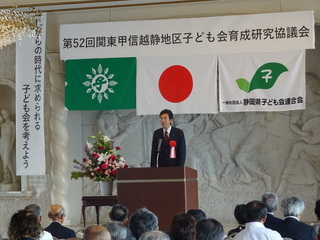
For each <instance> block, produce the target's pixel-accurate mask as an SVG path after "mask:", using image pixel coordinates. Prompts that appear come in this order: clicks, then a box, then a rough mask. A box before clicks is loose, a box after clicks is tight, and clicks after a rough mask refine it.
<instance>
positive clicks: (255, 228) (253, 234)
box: [234, 200, 282, 240]
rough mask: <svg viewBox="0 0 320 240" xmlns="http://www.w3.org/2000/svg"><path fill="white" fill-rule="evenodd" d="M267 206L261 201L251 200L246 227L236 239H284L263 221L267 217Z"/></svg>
mask: <svg viewBox="0 0 320 240" xmlns="http://www.w3.org/2000/svg"><path fill="white" fill-rule="evenodd" d="M267 212H268V210H267V206H266V205H265V204H264V203H263V202H261V201H257V200H254V201H251V202H249V203H248V204H247V205H246V221H247V223H246V227H245V229H243V230H242V231H241V232H239V233H238V234H237V235H236V236H235V237H234V239H235V240H269V239H270V240H282V237H281V236H280V234H279V233H278V232H276V231H273V230H271V229H269V228H266V227H265V226H264V225H263V223H264V222H265V220H266V218H267Z"/></svg>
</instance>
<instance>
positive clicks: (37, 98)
mask: <svg viewBox="0 0 320 240" xmlns="http://www.w3.org/2000/svg"><path fill="white" fill-rule="evenodd" d="M37 25H38V26H39V27H41V28H42V34H41V35H39V36H38V35H35V36H33V37H32V38H25V39H23V40H21V41H19V42H17V44H16V153H17V154H16V169H17V175H44V174H45V141H44V104H43V102H44V99H43V98H44V92H43V91H44V73H45V69H44V64H45V42H46V14H45V13H43V15H42V17H41V18H39V20H38V22H37Z"/></svg>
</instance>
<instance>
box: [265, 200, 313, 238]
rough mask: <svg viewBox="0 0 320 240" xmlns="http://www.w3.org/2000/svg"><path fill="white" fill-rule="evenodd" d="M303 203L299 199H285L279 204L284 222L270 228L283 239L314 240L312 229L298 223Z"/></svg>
mask: <svg viewBox="0 0 320 240" xmlns="http://www.w3.org/2000/svg"><path fill="white" fill-rule="evenodd" d="M304 207H305V206H304V202H303V200H302V199H301V198H300V197H297V196H292V197H287V198H285V199H283V200H282V202H281V211H282V213H283V216H284V220H282V221H281V222H279V223H277V224H275V225H272V226H271V227H270V228H271V229H273V230H276V231H277V232H278V233H280V235H281V237H283V238H285V237H286V238H292V239H302V240H303V239H316V230H315V228H314V227H312V226H310V225H308V224H306V223H303V222H300V218H301V215H302V213H303V210H304Z"/></svg>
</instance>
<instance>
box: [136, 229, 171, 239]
mask: <svg viewBox="0 0 320 240" xmlns="http://www.w3.org/2000/svg"><path fill="white" fill-rule="evenodd" d="M139 240H170V237H169V235H168V234H166V233H165V232H162V231H157V230H154V231H149V232H145V233H143V234H142V235H141V236H140V238H139Z"/></svg>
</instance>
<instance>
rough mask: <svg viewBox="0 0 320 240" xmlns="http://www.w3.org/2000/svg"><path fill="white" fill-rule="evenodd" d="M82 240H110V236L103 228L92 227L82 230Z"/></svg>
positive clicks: (98, 226)
mask: <svg viewBox="0 0 320 240" xmlns="http://www.w3.org/2000/svg"><path fill="white" fill-rule="evenodd" d="M83 240H111V235H110V233H109V231H108V230H107V229H106V228H105V227H102V226H100V225H93V226H89V227H87V228H86V229H85V230H84V233H83Z"/></svg>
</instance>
